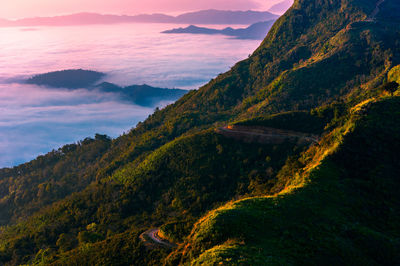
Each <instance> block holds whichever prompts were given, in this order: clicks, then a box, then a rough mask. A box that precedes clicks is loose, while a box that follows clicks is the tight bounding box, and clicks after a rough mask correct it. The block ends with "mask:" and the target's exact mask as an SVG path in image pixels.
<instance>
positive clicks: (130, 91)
mask: <svg viewBox="0 0 400 266" xmlns="http://www.w3.org/2000/svg"><path fill="white" fill-rule="evenodd" d="M105 76H106V74H104V73H101V72H97V71H91V70H83V69H69V70H62V71H54V72H49V73H45V74H39V75H35V76H33V77H31V78H29V79H27V80H25V81H24V82H25V83H27V84H35V85H38V86H46V87H49V88H64V89H71V90H74V89H82V88H84V89H88V90H97V91H100V92H107V93H114V94H117V95H119V97H120V98H121V100H123V101H129V102H133V103H135V104H137V105H141V106H147V107H153V106H155V105H156V104H158V103H160V102H161V101H176V100H177V99H179V98H180V97H182V96H183V95H185V94H186V93H187V92H188V91H186V90H180V89H166V88H155V87H151V86H148V85H131V86H127V87H120V86H117V85H115V84H112V83H108V82H103V83H100V84H98V82H99V81H100V80H101V79H102V78H104V77H105Z"/></svg>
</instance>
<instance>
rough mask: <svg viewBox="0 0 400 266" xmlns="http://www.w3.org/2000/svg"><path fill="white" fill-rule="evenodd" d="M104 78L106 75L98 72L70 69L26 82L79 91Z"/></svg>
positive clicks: (41, 75) (34, 77)
mask: <svg viewBox="0 0 400 266" xmlns="http://www.w3.org/2000/svg"><path fill="white" fill-rule="evenodd" d="M104 76H105V74H104V73H101V72H97V71H91V70H83V69H69V70H62V71H54V72H49V73H45V74H39V75H35V76H33V77H31V78H29V79H27V80H26V81H25V82H26V83H28V84H35V85H39V86H42V85H44V86H49V87H53V88H67V89H79V88H87V87H90V86H92V85H93V84H94V83H95V82H97V81H99V80H100V79H101V78H103V77H104Z"/></svg>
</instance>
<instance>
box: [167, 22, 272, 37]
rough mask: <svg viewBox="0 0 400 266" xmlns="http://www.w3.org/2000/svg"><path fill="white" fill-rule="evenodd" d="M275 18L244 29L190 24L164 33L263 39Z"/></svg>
mask: <svg viewBox="0 0 400 266" xmlns="http://www.w3.org/2000/svg"><path fill="white" fill-rule="evenodd" d="M274 23H275V20H269V21H264V22H258V23H254V24H252V25H251V26H249V27H247V28H244V29H233V28H231V27H228V28H225V29H222V30H217V29H210V28H205V27H197V26H194V25H190V26H189V27H186V28H177V29H172V30H167V31H163V32H162V33H168V34H208V35H215V34H221V35H226V36H232V37H235V38H237V39H251V40H262V39H264V38H265V36H266V35H267V33H268V31H269V30H270V29H271V27H272V25H273V24H274Z"/></svg>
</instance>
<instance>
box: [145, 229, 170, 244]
mask: <svg viewBox="0 0 400 266" xmlns="http://www.w3.org/2000/svg"><path fill="white" fill-rule="evenodd" d="M159 231H160V229H159V228H153V229H150V230H147V231H146V232H144V233H142V234H141V235H140V237H139V238H140V240H141V241H142V242H143V243H144V244H145V245H146V246H147V247H154V246H159V247H165V248H174V247H175V246H176V245H175V244H173V243H171V242H169V241H168V240H165V239H162V238H161V237H160V236H159V234H158V232H159Z"/></svg>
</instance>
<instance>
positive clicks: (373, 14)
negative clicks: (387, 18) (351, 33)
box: [365, 0, 385, 22]
mask: <svg viewBox="0 0 400 266" xmlns="http://www.w3.org/2000/svg"><path fill="white" fill-rule="evenodd" d="M384 2H385V0H379V1H378V2H377V3H376V7H375V9H374V11H372V13H371V15H370V16H369V17H368V18H367V19H366V20H365V21H368V22H373V21H375V20H376V16H377V15H378V14H379V11H380V7H381V5H382V4H383V3H384Z"/></svg>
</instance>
